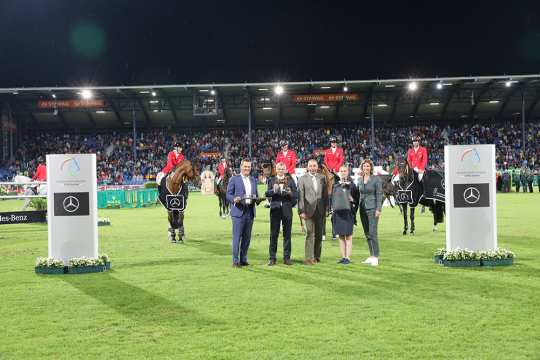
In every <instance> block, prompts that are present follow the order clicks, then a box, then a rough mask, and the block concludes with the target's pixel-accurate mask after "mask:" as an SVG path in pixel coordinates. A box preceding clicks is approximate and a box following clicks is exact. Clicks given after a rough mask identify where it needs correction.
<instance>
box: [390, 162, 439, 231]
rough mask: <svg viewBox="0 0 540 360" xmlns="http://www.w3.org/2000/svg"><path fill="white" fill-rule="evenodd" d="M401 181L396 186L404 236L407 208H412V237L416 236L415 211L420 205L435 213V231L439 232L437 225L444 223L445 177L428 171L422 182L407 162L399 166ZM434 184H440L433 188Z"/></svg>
mask: <svg viewBox="0 0 540 360" xmlns="http://www.w3.org/2000/svg"><path fill="white" fill-rule="evenodd" d="M397 167H398V172H399V181H398V182H397V184H396V193H397V196H396V202H397V203H398V204H399V205H400V208H401V210H402V213H403V235H406V234H407V230H408V222H407V208H408V207H410V208H411V214H410V220H411V228H410V233H411V235H413V234H414V231H415V226H414V210H415V208H416V206H417V205H418V204H421V205H424V206H428V207H429V209H430V211H431V212H432V213H433V231H437V224H438V223H442V222H443V221H444V177H443V176H442V174H441V173H440V172H438V171H435V170H426V171H425V172H424V176H423V178H422V182H420V181H419V180H418V176H417V175H416V174H414V171H413V169H411V167H410V165H409V163H408V162H407V161H404V160H402V161H399V162H398V164H397ZM428 184H429V187H428V186H427V185H428ZM432 184H439V185H438V186H436V185H435V186H433V185H432Z"/></svg>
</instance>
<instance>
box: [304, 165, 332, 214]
mask: <svg viewBox="0 0 540 360" xmlns="http://www.w3.org/2000/svg"><path fill="white" fill-rule="evenodd" d="M315 176H316V180H317V191H315V189H314V188H313V180H312V179H311V175H310V174H309V173H306V174H304V175H302V177H300V179H298V214H302V213H305V214H306V215H307V216H308V217H311V216H313V214H314V213H315V210H318V211H319V214H321V215H323V216H324V215H326V209H327V208H328V191H327V188H326V178H325V177H324V176H322V175H321V174H318V173H317V174H315Z"/></svg>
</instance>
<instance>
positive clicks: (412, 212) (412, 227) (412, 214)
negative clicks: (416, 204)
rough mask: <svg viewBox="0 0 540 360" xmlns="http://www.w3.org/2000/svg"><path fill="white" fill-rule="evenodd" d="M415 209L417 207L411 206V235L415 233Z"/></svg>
mask: <svg viewBox="0 0 540 360" xmlns="http://www.w3.org/2000/svg"><path fill="white" fill-rule="evenodd" d="M414 210H415V208H413V207H412V208H411V235H414Z"/></svg>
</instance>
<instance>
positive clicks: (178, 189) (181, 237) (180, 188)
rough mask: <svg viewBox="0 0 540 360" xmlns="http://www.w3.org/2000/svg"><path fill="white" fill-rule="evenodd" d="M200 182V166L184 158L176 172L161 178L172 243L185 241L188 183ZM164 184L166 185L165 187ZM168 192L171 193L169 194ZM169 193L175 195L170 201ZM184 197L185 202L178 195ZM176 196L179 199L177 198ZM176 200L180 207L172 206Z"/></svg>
mask: <svg viewBox="0 0 540 360" xmlns="http://www.w3.org/2000/svg"><path fill="white" fill-rule="evenodd" d="M188 180H191V181H195V182H197V181H198V182H200V176H199V168H198V166H197V164H195V165H193V164H192V163H191V161H189V160H184V161H182V162H181V163H180V164H179V165H178V166H177V167H176V169H175V170H174V172H172V173H169V174H168V175H167V176H166V177H165V178H163V180H161V184H163V185H161V184H160V186H159V194H160V201H161V203H162V204H163V206H164V207H165V208H166V209H167V212H168V220H169V230H168V235H169V241H170V242H171V243H173V244H174V243H183V242H184V241H185V238H186V236H185V231H184V211H185V208H186V207H187V198H188V193H189V191H188V185H187V181H188ZM163 186H166V188H165V189H164V188H163ZM167 192H168V193H169V194H167ZM167 195H169V196H170V195H173V197H171V198H170V201H168V200H167V199H168V196H167ZM177 196H180V197H182V198H183V204H181V205H179V204H180V203H181V201H180V200H178V197H177ZM175 198H176V199H177V200H175ZM173 201H174V202H175V204H174V205H175V206H176V205H179V206H180V207H179V208H174V207H173V208H172V209H171V207H172V205H173V204H172V203H173ZM176 230H178V242H177V241H176Z"/></svg>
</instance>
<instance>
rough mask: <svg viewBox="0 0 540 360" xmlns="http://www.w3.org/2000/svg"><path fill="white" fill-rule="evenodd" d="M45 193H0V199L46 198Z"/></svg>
mask: <svg viewBox="0 0 540 360" xmlns="http://www.w3.org/2000/svg"><path fill="white" fill-rule="evenodd" d="M46 197H47V195H1V196H0V199H28V198H46Z"/></svg>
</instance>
